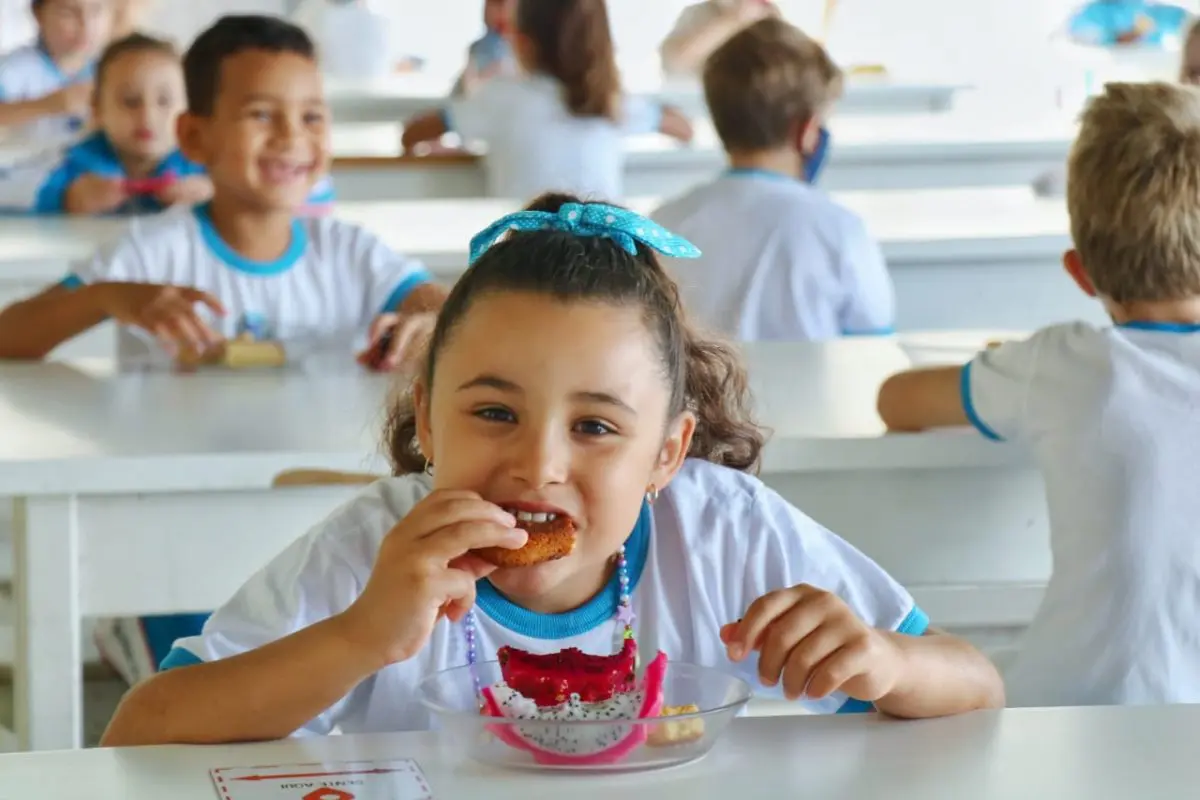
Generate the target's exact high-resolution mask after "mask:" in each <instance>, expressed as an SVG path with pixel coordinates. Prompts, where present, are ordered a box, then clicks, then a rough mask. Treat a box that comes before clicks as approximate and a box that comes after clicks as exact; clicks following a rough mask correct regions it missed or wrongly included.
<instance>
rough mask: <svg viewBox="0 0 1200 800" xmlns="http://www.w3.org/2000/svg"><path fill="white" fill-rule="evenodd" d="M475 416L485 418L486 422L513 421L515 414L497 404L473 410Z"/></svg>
mask: <svg viewBox="0 0 1200 800" xmlns="http://www.w3.org/2000/svg"><path fill="white" fill-rule="evenodd" d="M475 416H477V417H479V418H480V419H486V420H487V421H488V422H514V421H515V420H516V415H514V414H513V413H512V412H511V411H509V410H508V409H507V408H500V407H498V406H492V407H490V408H481V409H479V410H478V411H476V412H475Z"/></svg>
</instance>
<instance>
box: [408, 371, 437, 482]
mask: <svg viewBox="0 0 1200 800" xmlns="http://www.w3.org/2000/svg"><path fill="white" fill-rule="evenodd" d="M413 411H414V412H415V413H416V415H417V445H418V446H419V447H420V448H421V454H422V455H424V456H425V460H426V461H429V462H431V463H432V462H433V460H434V459H433V430H432V428H431V427H430V425H429V391H428V390H427V389H426V388H425V383H424V382H423V381H417V382H416V383H415V384H413Z"/></svg>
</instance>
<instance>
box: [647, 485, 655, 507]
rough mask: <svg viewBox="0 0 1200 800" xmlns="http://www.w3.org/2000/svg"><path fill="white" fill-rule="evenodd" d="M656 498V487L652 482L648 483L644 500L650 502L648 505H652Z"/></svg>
mask: <svg viewBox="0 0 1200 800" xmlns="http://www.w3.org/2000/svg"><path fill="white" fill-rule="evenodd" d="M657 499H658V487H657V486H655V485H654V484H653V483H652V484H650V488H649V489H647V490H646V500H647V501H648V502H649V503H650V505H654V501H655V500H657Z"/></svg>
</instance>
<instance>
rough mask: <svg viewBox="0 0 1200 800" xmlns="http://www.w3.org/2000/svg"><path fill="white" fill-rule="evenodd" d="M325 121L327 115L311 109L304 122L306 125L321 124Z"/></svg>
mask: <svg viewBox="0 0 1200 800" xmlns="http://www.w3.org/2000/svg"><path fill="white" fill-rule="evenodd" d="M324 121H325V115H324V114H319V113H317V112H316V111H311V112H309V113H307V114H305V115H304V123H305V124H306V125H320V124H321V123H323V122H324Z"/></svg>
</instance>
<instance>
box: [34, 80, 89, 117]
mask: <svg viewBox="0 0 1200 800" xmlns="http://www.w3.org/2000/svg"><path fill="white" fill-rule="evenodd" d="M42 103H43V105H44V106H45V108H46V113H48V114H68V115H70V116H73V117H84V118H86V117H88V116H90V115H91V112H92V82H91V81H79V82H78V83H72V84H70V85H69V86H64V87H63V88H61V89H59V90H58V91H57V92H54V93H53V94H48V95H46V96H45V97H44V98H42Z"/></svg>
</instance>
